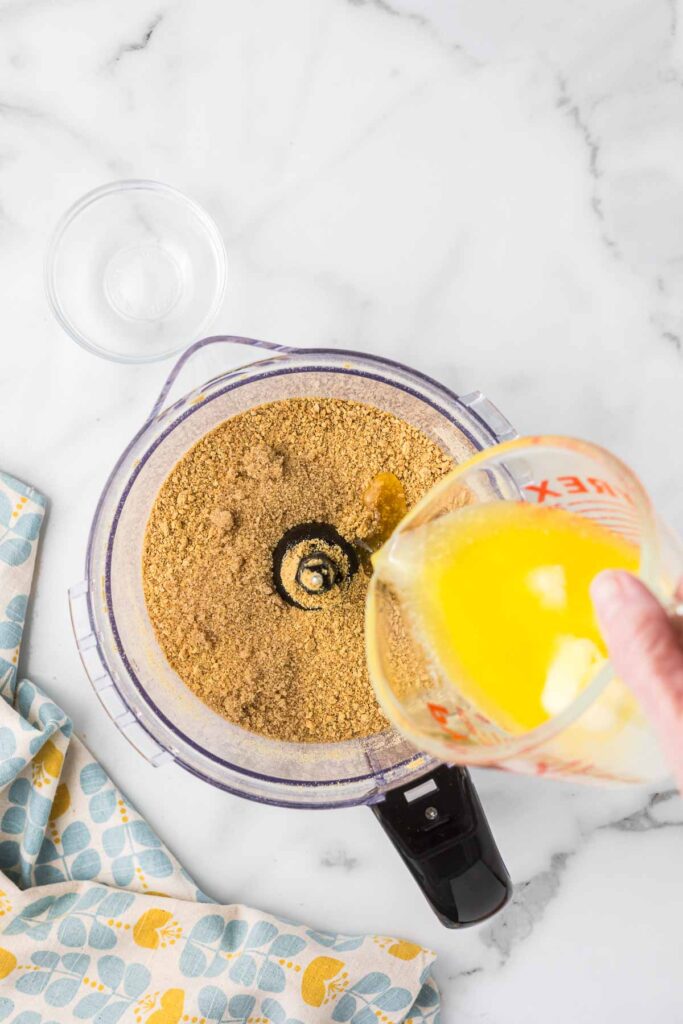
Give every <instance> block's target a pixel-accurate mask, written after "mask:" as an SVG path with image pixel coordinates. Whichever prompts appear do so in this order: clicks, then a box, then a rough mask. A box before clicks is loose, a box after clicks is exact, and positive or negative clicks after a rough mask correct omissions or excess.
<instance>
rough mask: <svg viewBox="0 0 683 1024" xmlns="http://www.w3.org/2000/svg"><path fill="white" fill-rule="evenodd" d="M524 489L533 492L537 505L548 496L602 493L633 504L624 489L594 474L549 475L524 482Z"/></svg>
mask: <svg viewBox="0 0 683 1024" xmlns="http://www.w3.org/2000/svg"><path fill="white" fill-rule="evenodd" d="M524 490H525V491H529V492H530V493H531V494H533V495H534V497H535V498H536V502H537V503H538V504H539V505H540V504H543V502H545V501H547V500H548V498H563V497H564V496H565V495H566V494H604V495H609V496H610V497H612V498H617V499H618V500H620V501H625V502H627V503H628V504H629V505H633V499H632V498H631V496H630V495H629V494H627V492H626V491H622V490H620V489H619V488H616V487H614V486H612V484H610V483H608V482H607V480H601V479H599V477H595V476H588V477H579V476H556V477H550V478H549V479H547V480H540V481H539V483H537V484H526V485H525V487H524Z"/></svg>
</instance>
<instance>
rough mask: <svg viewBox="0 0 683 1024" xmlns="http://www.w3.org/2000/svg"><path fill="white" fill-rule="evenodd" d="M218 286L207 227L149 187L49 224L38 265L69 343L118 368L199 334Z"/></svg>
mask: <svg viewBox="0 0 683 1024" xmlns="http://www.w3.org/2000/svg"><path fill="white" fill-rule="evenodd" d="M225 278H226V258H225V248H224V246H223V241H222V239H221V236H220V234H219V232H218V228H217V227H216V225H215V223H214V221H213V220H212V219H211V217H210V216H209V215H208V214H207V213H206V211H205V210H203V209H202V207H201V206H199V205H198V204H197V203H195V202H194V201H193V200H192V199H189V198H188V197H187V196H185V195H183V193H182V192H179V191H178V190H177V189H175V188H171V186H170V185H164V184H161V183H160V182H157V181H143V180H131V181H115V182H111V183H110V184H107V185H102V186H101V187H100V188H97V189H95V190H94V191H93V192H89V193H88V194H87V195H85V196H83V197H82V198H81V199H79V200H78V202H76V203H75V204H74V205H73V206H72V207H71V208H70V209H69V210H67V212H66V213H65V214H64V216H63V217H62V219H61V221H60V222H59V224H58V225H57V228H56V230H55V232H54V235H53V237H52V240H51V242H50V245H49V248H48V253H47V259H46V265H45V286H46V290H47V295H48V299H49V302H50V305H51V307H52V310H53V312H54V314H55V316H56V318H57V320H58V322H59V323H60V325H61V326H62V327H63V328H64V330H65V331H66V332H67V334H68V335H69V336H70V337H71V338H73V340H74V341H76V342H78V344H79V345H81V346H82V347H83V348H85V349H87V350H88V351H89V352H93V353H95V355H99V356H103V357H104V358H106V359H114V360H117V361H118V362H124V363H143V362H151V361H153V360H157V359H164V358H166V357H167V356H170V355H173V354H174V353H176V352H179V351H180V350H181V349H183V348H186V347H187V345H189V344H190V343H191V342H193V341H195V340H196V339H197V338H198V337H200V336H201V335H203V334H204V333H205V332H206V329H207V328H208V326H209V324H210V323H211V322H212V321H213V319H214V317H215V315H216V313H217V312H218V309H219V308H220V305H221V302H222V300H223V294H224V291H225Z"/></svg>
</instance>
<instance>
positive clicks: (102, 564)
mask: <svg viewBox="0 0 683 1024" xmlns="http://www.w3.org/2000/svg"><path fill="white" fill-rule="evenodd" d="M228 345H233V346H235V345H236V346H242V347H246V350H247V352H248V353H249V354H250V355H253V356H256V357H257V358H256V360H255V361H250V362H248V363H247V365H241V366H238V367H237V368H230V369H227V370H226V371H225V372H223V373H220V374H219V375H218V376H215V377H214V378H213V379H211V380H209V381H207V382H205V383H203V384H202V385H201V386H199V387H195V388H194V389H193V390H191V391H190V392H189V393H187V394H185V395H184V396H183V397H182V398H179V399H177V400H175V401H173V400H171V398H170V393H171V389H172V388H173V387H174V385H175V384H176V381H177V378H178V376H179V374H180V372H181V370H183V369H184V367H185V366H186V365H187V363H188V362H189V361H190V360H191V359H192V358H193V357H194V356H195V355H196V354H197V352H198V351H199V350H201V349H203V348H205V347H206V346H228ZM214 351H216V350H214ZM305 397H317V398H323V397H324V398H342V399H351V400H354V401H357V402H362V403H365V404H368V405H373V406H375V407H377V408H379V409H382V410H384V411H386V412H389V413H392V414H393V415H394V416H397V417H399V418H400V419H403V420H405V421H407V422H408V423H410V424H412V425H413V426H415V427H416V428H418V429H419V430H421V431H422V432H423V433H424V434H426V435H427V436H428V437H429V438H431V439H432V440H433V441H434V442H436V443H437V444H438V445H439V446H440V447H441V448H442V449H443V450H444V451H445V452H447V453H448V454H449V455H450V456H451V457H452V458H453V459H454V461H462V459H464V458H465V457H467V456H468V455H471V454H472V453H473V452H476V451H479V450H482V449H484V448H486V447H489V446H491V445H494V444H498V443H499V442H501V441H503V440H505V439H508V438H511V437H513V436H514V435H515V432H514V430H513V428H512V427H511V425H510V424H509V423H508V421H507V420H506V419H505V417H504V416H503V415H502V414H501V413H500V412H499V411H498V409H496V407H495V406H494V405H493V404H492V403H491V402H489V401H488V399H487V398H485V397H484V396H483V395H482V394H481V393H480V392H474V393H472V394H470V395H467V396H465V397H459V396H457V395H455V394H454V393H453V392H451V391H450V390H449V389H447V388H446V387H444V386H443V385H441V384H439V383H437V382H436V381H434V380H431V379H430V378H429V377H426V376H425V375H424V374H422V373H420V372H418V371H417V370H413V369H409V368H408V367H405V366H402V365H400V364H399V363H396V362H393V361H391V360H388V359H384V358H379V357H377V356H372V355H367V354H361V353H357V352H347V351H342V350H336V349H335V350H330V349H293V348H287V347H284V346H281V345H275V344H272V343H269V342H263V341H254V340H251V339H246V338H239V337H232V336H219V337H211V338H205V339H203V340H202V341H199V342H196V343H195V344H194V345H192V346H190V348H188V349H187V350H186V351H185V352H184V353H183V355H182V356H181V357H180V359H179V360H178V361H177V363H176V364H175V366H174V368H173V370H172V371H171V373H170V375H169V377H168V379H167V380H166V383H165V384H164V387H163V388H162V391H161V394H160V395H159V397H158V399H157V401H156V402H155V404H154V407H153V409H152V412H151V414H150V416H149V418H148V420H147V421H146V422H145V424H144V425H143V427H142V428H141V429H140V431H139V432H138V433H137V434H136V436H135V437H134V438H133V440H132V441H131V442H130V444H129V445H128V446H127V447H126V449H125V450H124V452H123V454H122V455H121V457H120V458H119V460H118V462H117V463H116V465H115V466H114V468H113V470H112V473H111V475H110V476H109V479H108V480H107V483H106V485H105V487H104V490H103V492H102V495H101V497H100V499H99V502H98V505H97V509H96V511H95V516H94V519H93V522H92V526H91V530H90V536H89V540H88V548H87V556H86V565H85V579H84V580H83V582H81V583H78V584H77V585H76V586H74V587H72V588H71V590H70V592H69V594H70V604H71V616H72V623H73V628H74V632H75V635H76V640H77V644H78V649H79V652H80V655H81V658H82V661H83V664H84V666H85V669H86V672H87V674H88V676H89V678H90V680H91V682H92V685H93V686H94V688H95V690H96V692H97V694H98V696H99V698H100V700H101V702H102V704H103V705H104V707H105V709H106V711H107V713H108V714H109V715H110V717H111V718H112V719H113V721H114V722H115V723H116V725H117V726H118V728H119V729H120V730H121V732H122V733H123V734H124V735H125V736H126V738H127V739H128V740H129V741H130V742H131V743H132V744H133V746H135V747H136V749H137V750H138V751H139V752H140V753H141V754H142V755H143V756H144V757H145V758H146V759H147V760H148V761H149V762H150V763H151V764H153V765H163V764H165V763H168V762H171V761H175V762H176V763H177V764H179V765H181V766H182V767H183V768H184V769H186V770H187V771H189V772H191V773H192V774H193V775H195V776H197V777H198V778H199V779H202V780H203V781H205V782H207V783H210V784H211V785H214V786H217V787H219V788H221V789H224V790H226V791H228V792H230V793H234V794H237V795H239V796H242V797H246V798H248V799H251V800H256V801H258V802H261V803H268V804H275V805H279V806H285V807H300V808H331V807H349V806H353V805H356V804H367V805H369V806H370V807H371V808H372V810H373V812H374V813H375V815H376V817H377V818H378V820H379V822H380V824H381V825H382V826H383V828H384V830H385V832H386V833H387V835H388V836H389V838H390V839H391V841H392V842H393V844H394V845H395V846H396V848H397V849H398V851H399V853H400V855H401V856H402V858H403V860H404V862H405V863H406V865H407V866H408V868H409V869H410V871H411V872H412V874H413V876H414V878H415V879H416V880H417V882H418V884H419V885H420V887H421V888H422V890H423V892H424V894H425V895H426V897H427V899H428V900H429V902H430V904H431V905H432V907H433V909H434V910H435V912H436V913H437V915H438V916H439V918H440V920H441V921H442V922H443V923H444V924H445V925H446V926H448V927H460V926H464V925H469V924H473V923H476V922H479V921H482V920H484V919H486V918H487V917H489V916H490V915H491V914H493V913H495V912H496V911H497V910H499V909H500V908H501V907H502V906H504V904H505V903H506V901H507V899H508V897H509V895H510V891H511V887H510V880H509V876H508V873H507V870H506V868H505V866H504V864H503V861H502V858H501V856H500V854H499V852H498V849H497V847H496V844H495V841H494V839H493V837H492V834H491V830H490V828H489V825H488V823H487V821H486V818H485V816H484V813H483V811H482V808H481V805H480V802H479V799H478V797H477V794H476V792H475V790H474V787H473V785H472V782H471V779H470V777H469V774H468V773H467V771H466V770H465V769H463V768H460V767H448V766H446V765H443V764H440V763H439V762H438V761H436V760H434V759H433V758H431V757H429V756H427V755H426V754H422V753H420V752H418V751H416V750H415V748H414V747H412V746H411V745H410V744H409V743H408V742H406V740H404V739H403V738H402V737H401V736H399V735H398V733H396V732H394V731H393V730H390V729H388V730H387V731H385V732H383V733H381V734H379V735H374V736H368V737H365V738H362V739H354V740H348V741H344V742H339V743H301V744H299V743H288V742H283V741H275V740H272V739H268V738H266V737H264V736H260V735H256V734H254V733H252V732H249V731H247V730H245V729H242V728H240V727H239V726H237V725H235V724H233V723H232V722H229V721H227V720H226V719H225V718H223V717H222V716H220V715H218V714H216V713H215V712H214V711H212V710H211V709H210V708H209V707H208V706H207V705H205V704H204V703H203V702H202V701H201V700H199V698H198V697H196V696H195V694H194V693H193V692H192V691H191V690H190V689H189V688H188V687H187V686H185V684H184V683H183V682H182V681H181V679H180V678H179V677H178V676H177V675H176V673H175V672H174V671H173V670H172V669H171V667H170V666H169V664H168V662H167V661H166V659H165V657H164V655H163V653H162V651H161V649H160V647H159V644H158V642H157V640H156V637H155V634H154V630H153V628H152V625H151V622H150V620H149V617H148V614H147V609H146V605H145V599H144V594H143V583H142V547H143V539H144V534H145V527H146V524H147V520H148V517H149V514H150V511H151V509H152V505H153V503H154V501H155V498H156V496H157V493H158V491H159V488H160V487H161V485H162V484H163V482H164V480H165V479H166V477H167V476H168V474H169V472H170V471H171V469H172V468H173V466H174V465H175V464H176V463H177V461H178V460H179V459H180V458H181V457H182V456H183V455H184V454H185V453H186V452H187V451H188V450H189V449H190V448H191V447H192V446H193V445H194V444H195V443H196V442H197V441H198V440H199V438H200V437H202V436H203V435H204V434H206V433H207V432H208V431H210V430H212V429H213V428H214V427H216V426H217V425H218V424H219V423H221V422H222V421H224V420H225V419H227V418H229V417H231V416H234V415H236V414H238V413H241V412H244V411H245V410H247V409H250V408H252V407H253V406H256V405H261V404H263V403H265V402H272V401H277V400H283V399H287V398H305Z"/></svg>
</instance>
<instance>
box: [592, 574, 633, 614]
mask: <svg viewBox="0 0 683 1024" xmlns="http://www.w3.org/2000/svg"><path fill="white" fill-rule="evenodd" d="M634 584H636V581H635V579H634V578H633V576H632V575H631V573H630V572H624V571H623V570H619V569H606V570H605V571H604V572H600V573H598V575H597V576H594V577H593V579H592V581H591V585H590V593H591V597H592V599H593V602H594V604H595V605H596V606H599V607H600V611H601V612H605V613H607V614H608V615H609V613H610V612H611V611H615V612H617V611H618V610H619V609H618V602H619V601H620V600H621V598H622V597H624V596H625V595H626V594H627V593H629V592H632V588H633V585H634ZM636 586H637V584H636ZM615 605H616V606H615Z"/></svg>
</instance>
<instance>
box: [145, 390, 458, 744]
mask: <svg viewBox="0 0 683 1024" xmlns="http://www.w3.org/2000/svg"><path fill="white" fill-rule="evenodd" d="M452 466H453V462H452V460H451V458H450V457H449V456H448V455H447V454H446V453H445V452H444V451H443V450H442V449H441V448H440V447H439V446H438V445H437V444H436V443H435V442H434V441H432V440H430V439H429V438H428V437H427V436H426V435H425V434H423V433H422V432H421V431H419V430H417V429H416V428H415V427H413V426H411V425H410V424H408V423H406V422H405V421H403V420H401V419H398V418H397V417H395V416H393V415H391V414H390V413H387V412H383V411H382V410H380V409H377V408H375V407H373V406H367V405H363V404H361V403H359V402H354V401H350V400H347V399H331V398H319V399H315V400H313V399H306V398H301V399H298V398H297V399H285V400H283V401H278V402H271V403H267V404H265V405H261V406H257V407H256V408H254V409H250V410H248V411H247V412H244V413H240V414H239V415H237V416H234V417H232V418H231V419H228V420H226V421H225V422H223V423H221V424H220V425H219V426H218V427H216V428H215V429H214V430H212V431H211V432H210V433H208V434H206V435H205V436H204V437H202V438H201V439H200V440H199V441H198V442H197V443H196V444H195V446H194V447H193V448H192V449H191V450H190V451H188V452H187V453H186V454H185V455H184V456H183V458H182V459H181V460H180V461H179V462H178V463H177V465H176V466H175V467H174V468H173V470H172V471H171V473H170V474H169V476H168V478H167V479H166V481H165V482H164V484H163V485H162V487H161V489H160V491H159V494H158V495H157V498H156V501H155V504H154V507H153V509H152V512H151V515H150V518H149V522H148V524H147V530H146V534H145V541H144V550H143V561H142V570H143V585H144V591H145V599H146V602H147V608H148V611H149V615H150V619H151V621H152V624H153V626H154V629H155V632H156V635H157V638H158V641H159V644H160V646H161V648H162V650H163V652H164V654H165V656H166V658H167V660H168V662H169V664H170V665H171V666H172V668H173V669H174V670H175V671H176V672H177V673H178V675H179V677H180V678H181V679H182V680H183V682H184V683H185V684H186V685H187V686H188V687H189V688H190V689H191V690H193V691H194V693H195V694H196V695H197V696H198V697H199V698H200V699H201V700H203V701H204V702H205V703H206V704H208V706H209V707H211V708H212V709H213V710H214V711H216V712H217V713H218V714H221V715H224V716H225V717H226V718H228V719H229V720H230V721H232V722H235V723H236V724H237V725H240V726H242V727H243V728H245V729H249V730H251V731H253V732H257V733H260V734H262V735H264V736H268V737H270V738H272V739H277V740H289V741H292V742H338V741H341V740H348V739H353V738H358V737H361V736H368V735H372V734H374V733H377V732H381V731H382V730H384V729H386V728H387V722H386V720H385V719H384V717H383V715H382V713H381V711H380V709H379V707H378V705H377V702H376V700H375V697H374V693H373V691H372V687H371V684H370V680H369V678H368V674H367V669H366V666H365V645H364V606H365V595H366V591H367V586H368V582H369V571H370V570H369V567H368V563H367V559H365V560H364V559H361V560H360V564H359V567H358V570H357V571H356V572H355V574H354V575H352V576H351V577H350V578H348V579H346V580H345V582H344V583H343V585H340V586H339V588H338V592H336V593H335V594H334V600H329V601H325V602H321V607H320V610H305V609H302V608H296V607H292V606H291V605H289V604H288V603H286V602H285V601H284V600H283V599H282V598H281V597H280V596H279V594H278V593H277V592H275V590H274V581H273V550H274V548H275V547H276V545H277V543H278V541H279V540H280V539H281V538H282V536H283V534H284V533H285V532H286V531H287V530H290V529H291V528H293V527H295V526H298V525H300V524H302V523H326V524H329V525H330V526H332V527H334V528H335V529H336V530H337V531H338V532H339V534H341V535H342V537H344V538H345V539H346V540H348V541H349V542H351V543H353V544H356V543H362V542H363V541H364V540H367V539H368V538H370V537H372V535H373V532H374V531H376V530H377V515H376V509H374V508H373V507H372V503H368V494H370V495H372V493H373V489H372V486H371V485H372V484H373V481H375V480H376V478H377V477H378V474H393V475H394V477H395V478H396V479H397V481H398V482H399V483H400V485H401V487H402V489H403V495H404V496H405V505H406V506H407V507H408V508H410V507H411V506H413V505H414V504H415V502H416V501H418V500H419V498H421V497H422V495H423V494H424V493H425V492H426V491H427V490H428V489H429V488H430V487H431V486H432V484H434V483H435V482H436V481H437V480H438V479H439V478H440V477H442V476H443V475H444V474H445V473H446V472H448V470H449V469H451V468H452ZM385 492H386V488H385ZM397 493H398V492H397ZM393 499H394V505H396V504H397V502H398V500H399V499H398V498H397V497H396V495H393ZM330 593H331V592H330ZM313 603H315V602H313Z"/></svg>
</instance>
